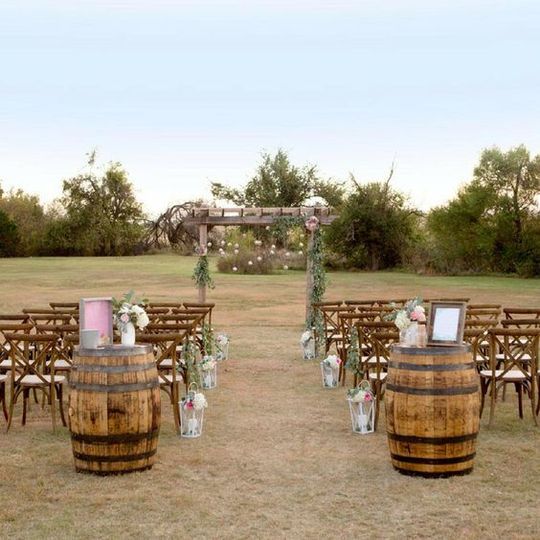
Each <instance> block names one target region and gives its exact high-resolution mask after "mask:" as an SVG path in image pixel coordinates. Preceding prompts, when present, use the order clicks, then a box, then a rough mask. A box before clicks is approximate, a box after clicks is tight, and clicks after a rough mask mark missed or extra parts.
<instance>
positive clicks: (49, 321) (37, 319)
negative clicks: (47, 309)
mask: <svg viewBox="0 0 540 540" xmlns="http://www.w3.org/2000/svg"><path fill="white" fill-rule="evenodd" d="M72 321H73V318H72V316H71V315H65V314H63V313H59V312H58V313H54V314H53V313H49V314H47V315H45V314H33V315H31V317H30V322H31V323H32V324H33V325H34V326H35V327H36V328H37V327H38V326H43V325H54V326H60V325H66V324H71V322H72Z"/></svg>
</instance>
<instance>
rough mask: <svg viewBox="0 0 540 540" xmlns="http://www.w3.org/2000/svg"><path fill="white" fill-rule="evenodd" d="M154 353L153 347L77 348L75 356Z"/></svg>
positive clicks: (146, 345) (110, 346)
mask: <svg viewBox="0 0 540 540" xmlns="http://www.w3.org/2000/svg"><path fill="white" fill-rule="evenodd" d="M151 352H152V345H149V344H145V345H106V346H104V347H98V348H97V349H82V348H81V347H75V356H136V355H139V354H140V355H143V354H149V353H151Z"/></svg>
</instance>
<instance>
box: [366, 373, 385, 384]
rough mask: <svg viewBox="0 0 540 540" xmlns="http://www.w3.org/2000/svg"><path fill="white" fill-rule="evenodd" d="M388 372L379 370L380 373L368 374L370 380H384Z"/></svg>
mask: <svg viewBox="0 0 540 540" xmlns="http://www.w3.org/2000/svg"><path fill="white" fill-rule="evenodd" d="M387 375H388V374H387V373H386V372H381V373H370V374H369V379H370V380H371V381H381V382H382V381H386V376H387Z"/></svg>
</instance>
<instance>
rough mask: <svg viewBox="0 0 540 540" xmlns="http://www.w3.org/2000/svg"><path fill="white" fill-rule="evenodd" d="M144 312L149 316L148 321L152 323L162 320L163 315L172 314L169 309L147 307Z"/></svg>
mask: <svg viewBox="0 0 540 540" xmlns="http://www.w3.org/2000/svg"><path fill="white" fill-rule="evenodd" d="M144 311H145V312H146V314H147V315H148V319H150V321H151V322H158V321H160V320H161V317H163V315H166V314H167V313H170V310H169V308H166V307H145V308H144Z"/></svg>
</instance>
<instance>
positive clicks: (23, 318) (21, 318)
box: [0, 313, 30, 324]
mask: <svg viewBox="0 0 540 540" xmlns="http://www.w3.org/2000/svg"><path fill="white" fill-rule="evenodd" d="M29 318H30V315H28V314H26V313H3V314H1V315H0V322H5V323H13V324H20V323H25V322H28V319H29Z"/></svg>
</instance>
